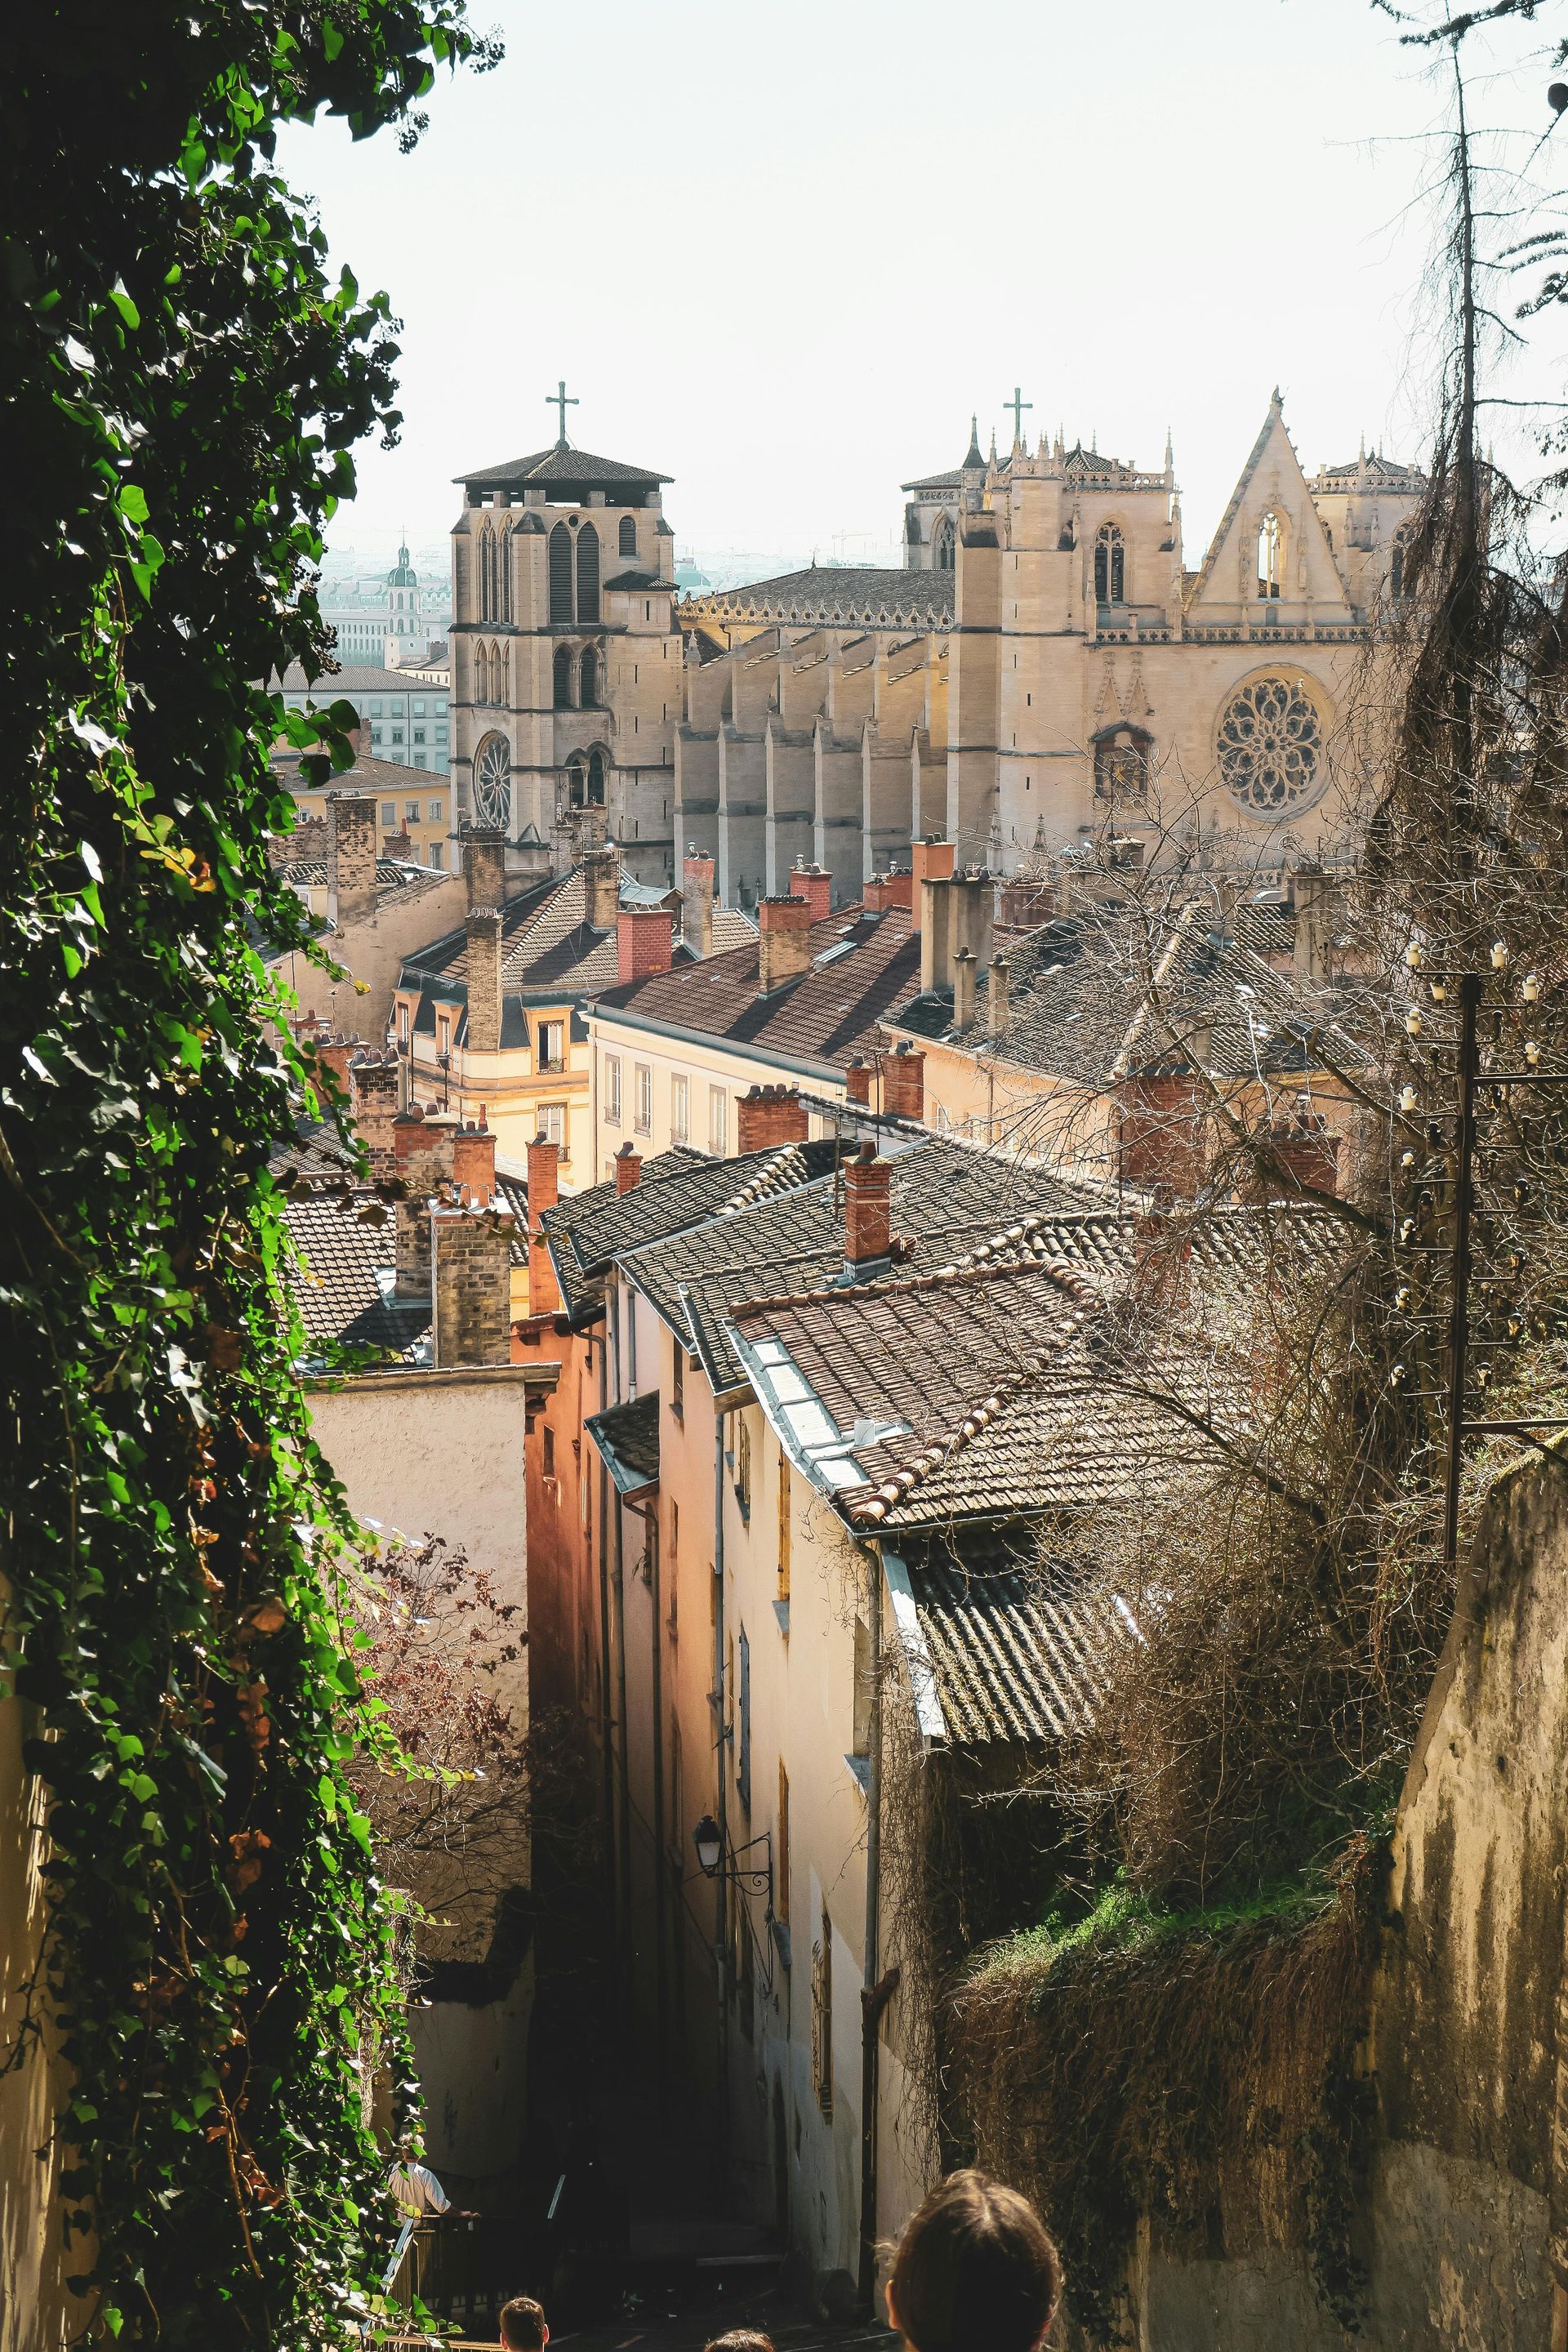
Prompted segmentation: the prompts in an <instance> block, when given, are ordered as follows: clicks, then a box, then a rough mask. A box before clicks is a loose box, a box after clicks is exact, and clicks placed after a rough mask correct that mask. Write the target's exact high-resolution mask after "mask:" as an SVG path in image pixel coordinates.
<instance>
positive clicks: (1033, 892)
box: [997, 875, 1057, 931]
mask: <svg viewBox="0 0 1568 2352" xmlns="http://www.w3.org/2000/svg"><path fill="white" fill-rule="evenodd" d="M1001 899H1002V903H1001V908H1000V909H999V912H998V916H997V919H998V921H1000V922H1002V923H1005V925H1006V927H1007V929H1009V930H1012V931H1027V930H1034V929H1038V927H1039V925H1040V924H1041V923H1048V922H1050V921H1052V920H1053V919H1054V918H1055V915H1056V911H1057V890H1056V885H1055V883H1054V882H1040V881H1037V880H1036V879H1034V878H1033V877H1031V876H1028V875H1016V876H1015V877H1014V878H1013V880H1012V881H1011V882H1004V883H1003V885H1002V891H1001Z"/></svg>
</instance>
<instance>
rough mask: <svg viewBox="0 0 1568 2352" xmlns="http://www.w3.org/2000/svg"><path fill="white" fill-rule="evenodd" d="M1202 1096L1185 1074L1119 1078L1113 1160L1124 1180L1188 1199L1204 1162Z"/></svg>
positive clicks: (1204, 1136)
mask: <svg viewBox="0 0 1568 2352" xmlns="http://www.w3.org/2000/svg"><path fill="white" fill-rule="evenodd" d="M1205 1108H1206V1101H1205V1097H1203V1096H1202V1095H1200V1093H1199V1090H1198V1085H1197V1081H1196V1080H1195V1079H1194V1078H1193V1077H1191V1076H1188V1075H1187V1074H1186V1073H1184V1072H1179V1071H1178V1072H1172V1073H1170V1074H1168V1075H1165V1076H1147V1075H1145V1076H1137V1077H1130V1078H1126V1079H1124V1080H1123V1081H1122V1085H1121V1092H1120V1098H1119V1101H1118V1104H1117V1122H1118V1128H1119V1130H1120V1146H1119V1152H1118V1159H1119V1163H1120V1173H1121V1181H1122V1182H1123V1183H1124V1184H1135V1185H1137V1186H1139V1187H1140V1188H1141V1189H1142V1190H1143V1191H1145V1192H1154V1193H1172V1194H1174V1195H1176V1196H1178V1197H1179V1198H1181V1199H1183V1200H1191V1199H1192V1198H1193V1196H1194V1193H1195V1192H1197V1189H1198V1187H1199V1185H1200V1184H1201V1183H1202V1181H1203V1178H1204V1171H1205V1166H1206V1164H1207V1152H1206V1148H1205V1147H1206V1121H1205Z"/></svg>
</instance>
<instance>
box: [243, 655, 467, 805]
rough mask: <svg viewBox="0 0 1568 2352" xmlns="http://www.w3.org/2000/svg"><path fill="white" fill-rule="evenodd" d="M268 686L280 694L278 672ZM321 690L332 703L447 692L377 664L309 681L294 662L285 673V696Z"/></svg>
mask: <svg viewBox="0 0 1568 2352" xmlns="http://www.w3.org/2000/svg"><path fill="white" fill-rule="evenodd" d="M268 686H269V688H271V691H272V692H273V693H275V694H276V693H277V692H278V690H279V688H278V673H277V671H276V670H274V671H273V672H272V675H271V677H270V678H269V679H268ZM317 687H324V688H327V689H328V691H327V693H326V695H325V696H324V697H323V699H325V700H326V701H329V702H331V700H333V699H334V698H336V697H337V696H339V695H342V694H441V693H444V692H445V691H446V689H445V688H442V687H439V686H433V685H432V684H431V682H430V680H429V679H428V678H427V677H415V675H414V673H413V671H412V670H406V669H384V668H383V667H381V666H380V665H379V664H378V663H374V662H369V663H357V664H356V663H353V662H350V663H348V664H346V665H345V667H343V668H342V669H334V670H322V671H321V672H320V673H319V674H318V675H317V676H316V677H307V676H306V675H305V671H304V668H303V667H302V665H301V664H300V663H299V662H297V661H296V662H290V663H289V667H288V668H287V669H286V670H285V671H284V673H283V684H282V690H283V692H284V693H285V694H306V693H312V692H314V690H315V688H317ZM416 772H417V773H419V774H427V773H428V774H440V775H441V778H442V781H443V782H445V781H446V779H445V774H444V772H441V771H439V770H430V771H428V772H426V770H423V769H421V770H418V771H416Z"/></svg>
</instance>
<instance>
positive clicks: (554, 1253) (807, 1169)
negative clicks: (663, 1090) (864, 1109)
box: [540, 1141, 836, 1312]
mask: <svg viewBox="0 0 1568 2352" xmlns="http://www.w3.org/2000/svg"><path fill="white" fill-rule="evenodd" d="M835 1150H836V1146H835V1145H834V1144H833V1143H832V1142H831V1141H827V1142H823V1143H796V1144H784V1145H778V1146H774V1147H773V1149H772V1150H767V1151H750V1152H747V1153H746V1154H745V1155H744V1156H743V1157H742V1158H737V1159H734V1160H711V1159H710V1158H709V1157H708V1156H707V1154H706V1153H704V1152H700V1151H691V1150H688V1149H686V1148H685V1147H684V1146H677V1147H676V1148H675V1149H674V1150H670V1151H664V1152H660V1153H659V1154H658V1157H657V1158H656V1159H653V1160H648V1161H647V1164H646V1166H645V1167H644V1169H643V1171H642V1181H640V1182H639V1183H637V1184H635V1185H634V1186H633V1187H632V1190H631V1191H630V1192H616V1188H615V1186H614V1184H595V1186H593V1187H592V1189H591V1190H590V1191H588V1192H578V1193H576V1194H574V1197H573V1198H572V1199H571V1200H570V1201H561V1202H557V1203H556V1205H555V1207H554V1208H552V1209H547V1210H546V1211H545V1213H544V1214H543V1216H542V1218H541V1219H540V1223H541V1226H542V1229H543V1231H544V1234H545V1235H546V1237H547V1239H548V1242H549V1244H550V1255H551V1258H552V1261H553V1263H554V1265H555V1270H556V1275H557V1278H558V1279H559V1281H560V1284H561V1287H562V1292H563V1297H565V1299H566V1302H567V1305H568V1307H569V1308H570V1309H571V1310H572V1311H573V1312H576V1311H578V1310H579V1309H580V1307H583V1306H584V1305H586V1304H587V1303H588V1300H589V1298H590V1296H591V1289H590V1286H591V1285H592V1284H593V1283H594V1282H595V1279H596V1278H597V1276H600V1275H601V1274H603V1273H604V1271H605V1268H606V1267H607V1266H608V1265H609V1263H610V1261H611V1259H612V1258H613V1257H616V1256H617V1255H620V1253H621V1252H623V1251H626V1250H635V1249H637V1248H639V1247H642V1246H644V1245H646V1244H648V1243H650V1242H656V1241H662V1240H663V1239H664V1238H665V1237H666V1236H667V1235H668V1234H675V1233H680V1232H684V1231H685V1230H686V1229H687V1228H688V1227H689V1226H691V1225H696V1224H702V1223H707V1222H708V1221H709V1220H710V1219H711V1218H723V1217H729V1216H733V1215H735V1214H737V1213H740V1212H741V1211H742V1210H744V1209H748V1208H750V1207H752V1204H753V1203H754V1202H759V1201H769V1200H773V1199H776V1198H777V1197H778V1196H779V1195H780V1194H781V1193H788V1192H794V1191H795V1190H796V1189H797V1188H798V1187H799V1186H801V1185H803V1184H807V1183H809V1182H810V1181H812V1179H813V1178H814V1177H820V1176H821V1175H822V1174H823V1172H824V1171H825V1170H826V1169H829V1168H831V1167H832V1165H833V1159H834V1153H835Z"/></svg>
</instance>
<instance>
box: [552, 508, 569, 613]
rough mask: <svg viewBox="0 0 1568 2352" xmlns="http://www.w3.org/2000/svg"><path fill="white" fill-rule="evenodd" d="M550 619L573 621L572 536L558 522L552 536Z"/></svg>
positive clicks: (562, 524)
mask: <svg viewBox="0 0 1568 2352" xmlns="http://www.w3.org/2000/svg"><path fill="white" fill-rule="evenodd" d="M550 617H551V619H552V621H564V622H565V623H566V624H567V625H568V626H570V625H571V621H572V534H571V532H570V531H569V530H567V528H566V526H565V524H564V523H563V522H558V523H557V524H556V526H555V528H554V530H552V532H551V534H550Z"/></svg>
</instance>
